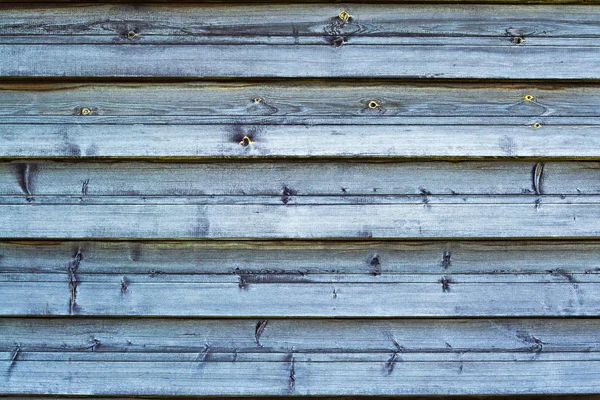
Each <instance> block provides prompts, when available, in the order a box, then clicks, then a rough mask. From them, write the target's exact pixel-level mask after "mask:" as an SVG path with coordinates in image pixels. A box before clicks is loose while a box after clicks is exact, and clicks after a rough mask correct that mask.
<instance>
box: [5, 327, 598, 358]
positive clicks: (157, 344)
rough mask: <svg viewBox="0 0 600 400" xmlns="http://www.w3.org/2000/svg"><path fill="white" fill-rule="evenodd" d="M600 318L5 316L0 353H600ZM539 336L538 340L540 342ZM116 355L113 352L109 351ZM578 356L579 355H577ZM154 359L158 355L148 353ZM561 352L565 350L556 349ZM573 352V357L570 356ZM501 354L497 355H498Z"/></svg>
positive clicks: (269, 355)
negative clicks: (398, 351) (16, 347)
mask: <svg viewBox="0 0 600 400" xmlns="http://www.w3.org/2000/svg"><path fill="white" fill-rule="evenodd" d="M599 324H600V322H599V321H598V320H597V319H594V318H580V319H572V320H566V319H543V318H542V319H526V318H522V319H475V320H471V319H402V320H399V319H353V320H340V319H268V320H262V319H177V318H170V319H156V318H151V319H150V318H138V319H101V318H51V319H48V318H26V319H23V318H1V319H0V332H2V335H0V352H4V353H6V352H11V351H13V350H14V348H15V343H18V345H19V348H20V350H21V352H22V353H23V354H24V353H31V355H32V356H33V357H35V356H36V354H35V353H39V352H44V353H50V354H48V356H51V355H52V353H67V354H71V355H75V354H77V353H82V354H81V355H79V357H84V356H86V355H87V356H89V357H94V354H92V353H116V354H113V356H112V357H115V356H118V357H120V358H121V359H122V360H127V359H128V358H129V357H131V358H134V357H135V355H131V353H162V354H165V353H171V354H172V355H173V359H174V358H175V357H177V356H178V355H180V356H181V358H182V359H184V358H185V357H186V356H187V355H189V354H190V353H192V354H194V353H196V354H197V353H201V352H205V351H206V349H207V346H208V348H209V350H210V353H211V354H216V355H231V354H233V353H237V354H238V355H239V356H241V355H247V356H248V357H250V356H251V355H252V354H254V355H257V356H258V355H261V354H262V355H265V358H267V357H275V356H276V355H277V354H284V355H285V354H288V353H289V352H290V351H291V349H293V352H294V353H295V354H312V355H313V356H314V355H315V354H317V353H321V354H323V356H327V355H329V356H331V358H332V359H333V358H334V357H335V358H337V359H339V360H341V359H342V357H344V356H345V357H347V359H350V358H352V357H354V355H357V356H361V355H362V356H363V357H368V355H377V354H383V355H391V353H394V352H395V351H396V350H398V346H400V347H401V348H402V353H403V354H406V355H414V356H418V355H419V354H421V356H424V355H423V354H422V353H433V355H434V356H435V354H436V353H440V355H439V357H445V356H448V355H457V354H462V355H467V353H472V354H473V358H476V357H481V358H482V359H483V357H485V355H483V354H482V353H494V354H495V355H496V356H497V357H498V358H500V357H504V356H506V355H509V354H512V355H516V356H519V355H528V354H529V355H534V354H537V355H539V354H545V355H548V356H552V354H553V353H579V356H580V357H581V358H582V359H583V355H582V354H581V353H587V352H592V353H597V352H599V351H600V344H599V341H600V337H599V335H600V329H599V328H600V326H599ZM536 340H537V341H538V342H536ZM109 355H110V354H107V356H109ZM574 355H576V354H574ZM37 356H41V355H37ZM148 356H150V354H148ZM554 356H555V357H560V356H561V354H554ZM564 356H566V355H564ZM491 357H494V355H491Z"/></svg>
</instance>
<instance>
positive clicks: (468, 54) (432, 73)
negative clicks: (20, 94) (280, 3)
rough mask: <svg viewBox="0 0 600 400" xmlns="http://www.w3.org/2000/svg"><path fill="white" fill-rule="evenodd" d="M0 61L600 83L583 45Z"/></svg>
mask: <svg viewBox="0 0 600 400" xmlns="http://www.w3.org/2000/svg"><path fill="white" fill-rule="evenodd" d="M0 53H1V54H5V55H6V57H5V58H3V59H2V62H0V77H90V76H92V77H114V78H119V77H197V78H219V77H236V78H331V77H336V78H466V79H484V78H492V79H599V78H600V67H599V66H598V63H597V62H596V60H597V59H598V57H600V47H596V46H581V45H580V46H572V47H567V46H552V45H549V46H520V45H515V46H477V45H468V44H465V45H454V46H451V45H449V46H436V45H411V46H404V45H399V46H394V45H390V46H379V47H378V46H368V45H344V46H340V47H334V46H325V45H305V46H296V45H278V46H269V45H244V46H237V45H201V46H189V45H133V44H132V45H103V44H97V45H94V44H81V45H79V44H73V45H69V44H53V45H23V44H15V45H7V44H2V45H0ZM308 60H310V61H308ZM534 66H535V67H534Z"/></svg>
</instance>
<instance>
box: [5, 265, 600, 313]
mask: <svg viewBox="0 0 600 400" xmlns="http://www.w3.org/2000/svg"><path fill="white" fill-rule="evenodd" d="M84 278H85V277H82V279H84ZM109 278H110V279H109ZM436 278H437V279H436ZM578 278H579V277H578V276H577V275H571V274H567V276H564V275H562V276H558V277H554V278H549V279H553V280H555V282H552V283H545V282H539V281H540V280H543V279H544V278H534V279H536V280H538V282H535V281H533V280H530V281H529V282H519V281H518V279H511V278H510V277H502V276H500V277H497V276H495V275H493V274H492V275H487V276H480V277H477V278H472V279H470V281H469V280H466V281H461V280H460V279H461V277H460V276H459V277H457V278H451V277H448V276H445V275H440V276H439V277H431V278H429V279H430V282H417V283H415V282H402V283H389V282H384V283H373V281H374V280H376V279H368V280H371V282H368V283H344V282H336V281H335V279H333V280H332V281H331V282H317V283H311V282H310V278H306V279H304V278H303V277H302V276H292V277H283V279H282V278H281V277H280V276H279V277H278V276H272V275H250V274H248V275H244V274H240V275H238V277H237V282H232V283H198V282H168V277H167V278H166V279H163V277H161V276H155V277H154V278H153V279H143V280H142V281H141V282H138V281H136V279H135V276H134V277H131V276H128V275H118V276H113V277H99V278H97V280H88V281H86V280H82V281H81V282H80V281H79V280H78V278H77V275H76V274H71V279H64V280H63V282H52V281H35V282H22V281H4V282H0V288H1V290H2V293H3V295H4V296H6V300H5V301H4V302H3V303H2V304H1V305H0V314H1V315H4V316H42V315H44V316H49V315H58V316H66V315H88V316H111V317H113V316H186V317H254V318H261V317H263V318H264V317H353V318H355V317H525V316H527V317H540V316H544V317H558V316H561V317H566V316H569V317H574V316H579V317H581V316H594V317H597V316H599V315H600V282H599V281H598V279H599V278H598V277H597V275H595V276H588V277H585V280H582V281H581V282H579V281H578ZM454 279H456V280H454ZM231 280H233V279H231ZM558 281H560V282H558Z"/></svg>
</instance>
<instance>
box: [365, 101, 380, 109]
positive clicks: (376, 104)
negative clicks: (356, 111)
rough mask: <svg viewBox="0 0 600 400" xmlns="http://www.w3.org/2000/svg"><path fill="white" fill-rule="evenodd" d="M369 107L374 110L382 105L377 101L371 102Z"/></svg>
mask: <svg viewBox="0 0 600 400" xmlns="http://www.w3.org/2000/svg"><path fill="white" fill-rule="evenodd" d="M368 106H369V108H371V109H373V108H379V107H381V104H380V103H379V102H378V101H377V100H370V101H369V104H368Z"/></svg>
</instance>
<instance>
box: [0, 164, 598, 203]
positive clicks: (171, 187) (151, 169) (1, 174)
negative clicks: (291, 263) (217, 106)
mask: <svg viewBox="0 0 600 400" xmlns="http://www.w3.org/2000/svg"><path fill="white" fill-rule="evenodd" d="M539 165H543V171H542V172H541V173H539V174H538V175H539V176H536V173H535V172H536V166H539ZM538 171H539V168H538ZM578 194H581V195H596V194H600V164H599V163H597V162H545V163H537V162H525V161H510V162H506V161H491V162H453V163H451V162H378V163H377V162H364V161H362V162H361V161H340V162H315V161H285V162H232V161H227V162H212V163H206V162H204V163H172V162H171V163H164V162H163V163H156V162H123V161H121V162H104V163H98V162H86V163H65V162H44V161H40V162H31V161H27V162H22V161H17V162H8V163H0V196H25V197H26V198H27V199H29V201H33V200H35V198H36V196H81V197H86V196H134V195H135V196H173V197H175V196H278V197H280V198H281V200H282V201H286V202H287V203H289V202H293V201H294V200H295V199H296V198H297V196H370V195H376V196H386V195H387V196H394V195H422V196H428V195H454V196H459V195H531V196H536V195H578ZM38 199H39V198H38Z"/></svg>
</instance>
